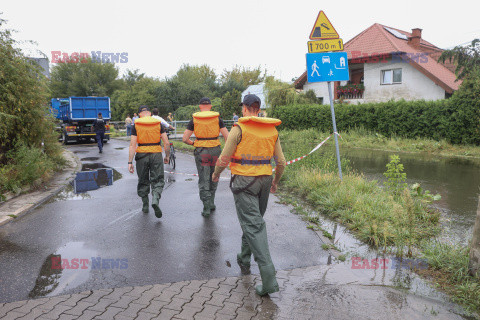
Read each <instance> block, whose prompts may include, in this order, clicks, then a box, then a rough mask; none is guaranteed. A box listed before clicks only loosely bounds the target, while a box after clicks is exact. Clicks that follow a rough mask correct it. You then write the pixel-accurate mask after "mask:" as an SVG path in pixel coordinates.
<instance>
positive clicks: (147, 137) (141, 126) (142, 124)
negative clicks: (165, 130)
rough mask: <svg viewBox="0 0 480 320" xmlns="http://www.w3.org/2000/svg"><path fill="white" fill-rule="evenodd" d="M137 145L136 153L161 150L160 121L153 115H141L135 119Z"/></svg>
mask: <svg viewBox="0 0 480 320" xmlns="http://www.w3.org/2000/svg"><path fill="white" fill-rule="evenodd" d="M135 130H136V131H137V143H138V147H137V150H136V151H135V152H136V153H157V152H162V146H161V145H160V141H161V123H160V120H158V119H155V118H153V117H142V118H138V119H137V120H135Z"/></svg>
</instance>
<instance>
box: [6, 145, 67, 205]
mask: <svg viewBox="0 0 480 320" xmlns="http://www.w3.org/2000/svg"><path fill="white" fill-rule="evenodd" d="M46 146H48V147H49V148H53V146H52V145H50V144H46ZM7 158H8V159H9V162H8V163H7V165H3V166H0V198H3V194H5V193H7V192H14V193H16V192H19V191H20V190H21V189H22V188H24V187H26V186H32V187H34V188H36V187H39V186H40V185H41V184H43V183H44V182H45V181H47V180H48V179H49V178H50V177H51V176H52V175H53V173H54V172H55V171H57V170H59V169H60V168H62V167H63V166H64V165H65V160H64V158H63V157H62V156H61V148H60V147H59V146H55V150H48V151H47V150H42V149H40V148H36V147H29V146H27V145H25V144H23V143H18V144H17V146H16V147H15V149H13V150H12V151H10V152H8V154H7Z"/></svg>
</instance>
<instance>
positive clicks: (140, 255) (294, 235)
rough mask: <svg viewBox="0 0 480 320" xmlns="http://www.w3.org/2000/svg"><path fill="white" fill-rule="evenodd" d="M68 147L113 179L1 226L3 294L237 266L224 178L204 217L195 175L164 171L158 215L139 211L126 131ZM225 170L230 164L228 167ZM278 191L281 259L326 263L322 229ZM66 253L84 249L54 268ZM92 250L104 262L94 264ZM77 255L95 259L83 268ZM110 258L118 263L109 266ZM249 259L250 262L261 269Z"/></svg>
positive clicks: (228, 272) (275, 219) (273, 235)
mask: <svg viewBox="0 0 480 320" xmlns="http://www.w3.org/2000/svg"><path fill="white" fill-rule="evenodd" d="M68 148H69V149H70V150H71V151H73V152H75V153H76V155H77V156H78V157H79V158H81V159H84V160H82V163H84V164H87V166H88V164H89V163H90V164H91V163H99V164H102V165H104V166H108V167H112V168H115V169H116V170H117V173H116V174H115V179H116V180H115V181H114V182H113V185H111V186H105V187H102V188H100V189H98V190H94V191H89V192H86V193H82V194H75V193H74V191H73V190H72V189H73V188H67V190H66V191H64V192H63V193H61V194H60V195H59V196H57V197H56V198H55V199H54V200H52V201H50V202H49V203H47V204H45V205H43V206H41V207H39V208H37V209H35V210H34V211H33V212H31V213H29V214H28V215H25V216H23V217H21V218H19V219H17V220H15V221H13V222H11V223H9V224H6V225H4V226H2V227H0V302H11V301H17V300H24V299H28V298H39V297H43V296H54V295H59V294H70V293H75V292H81V291H85V290H90V289H101V288H113V287H123V286H137V285H147V284H157V283H167V282H176V281H183V280H193V279H209V278H219V277H226V276H235V275H239V274H240V269H239V267H238V265H237V263H236V253H237V252H238V251H239V247H240V237H241V229H240V226H239V223H238V220H237V217H236V212H235V208H234V204H233V196H232V193H231V191H230V189H229V187H228V181H226V179H224V180H221V182H220V184H219V187H218V191H217V197H216V204H217V211H216V212H215V213H214V214H212V215H211V216H210V217H209V218H204V217H202V216H201V214H200V212H201V209H202V204H201V201H200V199H199V197H198V188H197V178H196V177H191V176H186V175H180V174H175V175H173V174H166V176H165V178H166V185H165V189H164V191H163V194H162V199H161V201H160V207H161V209H162V211H163V213H164V216H163V217H162V218H161V219H157V218H156V217H155V216H154V214H153V211H152V210H150V213H149V214H144V213H142V212H141V200H140V198H139V197H138V196H137V195H136V184H137V176H136V174H134V175H131V174H129V173H128V171H127V161H128V160H127V158H128V142H127V141H120V140H111V141H110V143H108V144H107V145H106V146H105V149H104V153H103V154H99V153H98V149H97V147H96V146H95V145H94V144H90V145H88V144H87V145H73V146H69V147H68ZM95 158H98V159H95ZM93 166H95V165H93ZM165 169H166V170H170V167H169V166H168V165H166V166H165ZM176 171H177V172H183V173H195V172H196V169H195V164H194V162H193V156H191V155H189V154H181V153H178V152H177V170H176ZM228 176H229V172H225V173H223V174H222V177H224V178H226V177H228ZM276 201H277V199H276V198H275V197H274V196H271V197H270V202H269V207H268V210H267V213H266V221H267V230H268V236H269V244H270V251H271V255H272V258H273V262H274V264H275V266H276V268H277V269H291V268H296V267H306V266H313V265H319V264H326V263H327V260H328V253H327V252H325V251H323V250H322V248H321V244H322V243H321V241H320V239H318V237H317V236H316V235H315V234H314V232H312V231H310V230H308V229H306V225H305V223H304V222H302V221H301V220H300V219H299V217H297V216H295V215H294V214H292V213H290V209H289V208H288V207H285V206H283V205H280V204H278V203H276ZM60 257H61V259H68V262H69V263H72V262H73V263H75V262H77V261H76V260H73V259H78V262H79V267H78V268H71V269H67V268H65V269H63V270H62V269H53V268H52V263H53V261H57V260H55V259H59V258H60ZM92 258H95V259H94V260H95V261H96V263H97V261H98V260H102V259H103V263H105V264H104V265H102V267H98V265H96V267H95V268H94V267H93V265H92ZM52 259H53V260H52ZM80 259H88V260H89V264H88V265H86V266H87V268H86V269H82V268H81V261H80ZM108 259H113V260H115V261H118V262H119V264H118V265H114V266H113V268H112V264H111V262H108ZM252 263H253V264H252V272H253V273H258V268H257V266H256V264H255V263H254V262H253V261H252ZM72 266H73V264H72Z"/></svg>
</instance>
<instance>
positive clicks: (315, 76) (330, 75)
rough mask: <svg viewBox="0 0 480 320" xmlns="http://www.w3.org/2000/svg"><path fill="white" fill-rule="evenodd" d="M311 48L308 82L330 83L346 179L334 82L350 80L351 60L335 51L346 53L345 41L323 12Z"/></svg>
mask: <svg viewBox="0 0 480 320" xmlns="http://www.w3.org/2000/svg"><path fill="white" fill-rule="evenodd" d="M310 40H320V41H308V42H307V47H308V52H309V53H307V55H306V57H307V80H308V82H310V83H312V82H327V85H328V96H329V97H330V110H331V112H332V124H333V132H334V133H335V150H336V153H337V164H338V175H339V176H340V180H342V166H341V162H340V148H339V146H338V138H337V123H336V121H335V108H334V107H333V100H334V99H335V97H334V94H333V92H332V91H333V90H332V81H348V80H350V75H349V72H348V57H347V53H346V52H332V51H341V50H343V41H342V39H340V36H339V35H338V33H337V30H335V28H334V27H333V25H332V23H331V22H330V20H328V18H327V16H326V15H325V13H324V12H323V11H320V12H319V13H318V16H317V20H315V24H314V25H313V28H312V31H311V32H310Z"/></svg>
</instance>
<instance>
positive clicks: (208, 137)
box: [193, 111, 220, 148]
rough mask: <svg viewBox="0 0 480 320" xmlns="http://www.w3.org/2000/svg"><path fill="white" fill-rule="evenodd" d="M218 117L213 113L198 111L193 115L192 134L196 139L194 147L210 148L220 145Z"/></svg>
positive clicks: (217, 114) (216, 113)
mask: <svg viewBox="0 0 480 320" xmlns="http://www.w3.org/2000/svg"><path fill="white" fill-rule="evenodd" d="M219 115H220V114H219V113H218V112H214V111H200V112H196V113H194V114H193V132H194V133H195V138H196V139H195V142H194V143H193V145H194V146H195V147H201V148H212V147H216V146H219V145H220V140H218V135H219V134H220V125H219V123H218V116H219Z"/></svg>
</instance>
